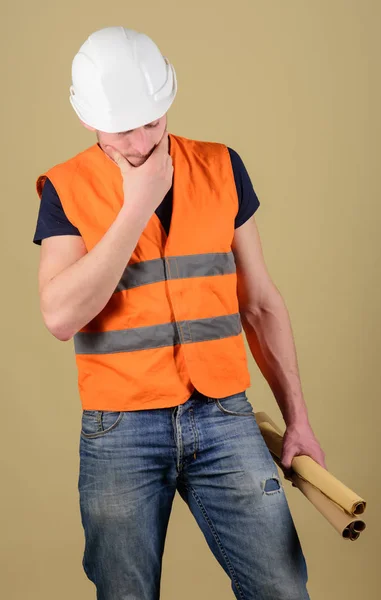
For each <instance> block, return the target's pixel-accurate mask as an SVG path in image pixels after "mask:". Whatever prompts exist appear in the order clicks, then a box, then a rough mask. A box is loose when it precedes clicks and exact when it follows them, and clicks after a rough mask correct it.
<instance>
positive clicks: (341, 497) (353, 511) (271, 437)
mask: <svg viewBox="0 0 381 600" xmlns="http://www.w3.org/2000/svg"><path fill="white" fill-rule="evenodd" d="M255 416H256V420H257V423H258V426H259V428H260V431H261V433H262V435H263V438H264V440H265V442H266V445H267V447H268V448H269V450H270V451H271V452H272V454H275V455H276V456H278V458H281V455H282V446H283V434H282V433H280V430H279V428H278V427H277V426H275V427H274V425H273V424H272V422H271V419H269V418H268V417H267V415H266V413H258V418H257V414H256V415H255ZM292 469H293V471H294V472H295V473H296V474H297V475H298V477H299V478H300V479H303V480H304V481H308V482H309V483H310V484H312V485H314V486H315V487H316V488H317V489H318V490H319V491H320V492H322V493H323V494H325V495H326V496H327V497H328V498H330V499H331V500H332V501H333V502H335V503H336V504H338V505H339V506H340V507H341V508H342V509H343V510H345V511H346V512H347V513H348V514H349V515H352V516H357V515H361V514H363V512H364V511H365V508H366V501H365V500H364V499H363V498H361V497H360V496H358V495H357V494H356V493H355V492H354V491H353V490H351V489H350V488H348V487H347V486H346V485H344V484H343V483H342V482H341V481H339V480H338V479H337V478H336V477H334V476H333V475H332V474H331V473H330V472H329V471H327V470H326V469H324V468H323V467H322V466H320V465H319V464H318V463H317V462H316V461H314V460H313V459H312V458H311V457H310V456H303V455H302V456H295V457H294V458H293V460H292Z"/></svg>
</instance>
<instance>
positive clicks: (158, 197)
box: [106, 130, 173, 217]
mask: <svg viewBox="0 0 381 600" xmlns="http://www.w3.org/2000/svg"><path fill="white" fill-rule="evenodd" d="M168 146H169V139H168V131H167V130H165V131H164V134H163V136H162V138H161V140H160V142H159V143H158V145H157V146H156V148H155V149H154V151H153V152H152V154H151V156H150V157H149V158H148V159H147V160H146V161H145V163H143V164H142V165H140V166H139V167H134V166H133V165H131V163H130V162H129V161H128V160H127V159H126V158H125V157H124V156H122V154H121V153H120V152H119V151H118V150H116V148H114V147H113V146H109V145H108V146H106V149H107V150H108V151H109V152H110V154H111V156H112V158H113V160H114V161H115V162H116V164H117V165H118V166H119V168H120V171H121V173H122V177H123V191H124V204H125V205H126V204H128V205H131V203H137V204H138V205H139V208H140V209H142V210H143V211H147V213H146V214H147V216H149V217H150V216H151V215H152V214H153V213H154V212H155V210H156V208H157V207H158V206H159V204H160V203H161V202H162V200H163V198H164V197H165V195H166V194H167V192H168V191H169V190H170V189H171V186H172V178H173V164H172V157H171V155H170V154H169V151H168Z"/></svg>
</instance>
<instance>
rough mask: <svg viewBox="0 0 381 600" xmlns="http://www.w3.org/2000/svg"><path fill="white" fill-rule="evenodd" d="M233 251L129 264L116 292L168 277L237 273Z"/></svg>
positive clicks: (171, 257)
mask: <svg viewBox="0 0 381 600" xmlns="http://www.w3.org/2000/svg"><path fill="white" fill-rule="evenodd" d="M235 271H236V266H235V261H234V255H233V252H210V253H207V254H189V255H186V256H168V257H163V258H155V259H153V260H145V261H142V262H138V263H133V264H132V265H128V266H127V267H126V269H125V270H124V273H123V275H122V277H121V279H120V281H119V283H118V286H117V287H116V289H115V292H121V291H122V290H128V289H131V288H135V287H139V286H141V285H147V284H148V283H158V282H159V281H165V280H166V279H186V278H190V277H213V275H228V274H230V273H235Z"/></svg>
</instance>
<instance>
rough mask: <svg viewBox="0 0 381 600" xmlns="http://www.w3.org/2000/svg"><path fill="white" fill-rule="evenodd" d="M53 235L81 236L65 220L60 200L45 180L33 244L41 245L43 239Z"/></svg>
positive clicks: (47, 180)
mask: <svg viewBox="0 0 381 600" xmlns="http://www.w3.org/2000/svg"><path fill="white" fill-rule="evenodd" d="M53 235H81V234H80V232H79V230H78V229H77V228H76V227H74V225H73V224H72V223H71V222H70V221H69V219H68V218H67V216H66V214H65V212H64V209H63V207H62V204H61V200H60V199H59V197H58V194H57V192H56V190H55V188H54V186H53V184H52V182H51V181H50V179H48V178H47V179H46V181H45V185H44V187H43V190H42V195H41V202H40V209H39V212H38V217H37V226H36V231H35V234H34V238H33V243H34V244H38V245H41V241H42V240H43V239H44V238H47V237H51V236H53Z"/></svg>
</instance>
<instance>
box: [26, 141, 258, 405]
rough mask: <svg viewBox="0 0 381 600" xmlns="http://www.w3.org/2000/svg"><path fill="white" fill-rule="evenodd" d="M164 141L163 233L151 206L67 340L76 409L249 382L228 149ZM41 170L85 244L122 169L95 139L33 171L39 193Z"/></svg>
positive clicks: (115, 207)
mask: <svg viewBox="0 0 381 600" xmlns="http://www.w3.org/2000/svg"><path fill="white" fill-rule="evenodd" d="M169 138H170V155H171V157H172V161H173V167H174V176H173V210H172V219H171V225H170V230H169V235H168V236H167V235H166V232H165V231H164V228H163V226H162V224H161V222H160V219H159V218H158V216H157V215H156V213H155V212H154V213H153V215H152V216H151V218H150V220H149V221H148V223H147V225H146V227H145V229H144V230H143V232H142V234H141V236H140V238H139V241H138V244H137V246H136V248H135V250H134V252H133V253H132V255H131V258H130V260H129V262H128V264H127V266H126V269H125V270H124V273H123V274H122V277H121V279H120V282H119V284H118V286H117V287H116V289H115V291H114V293H113V294H112V296H111V298H110V300H109V302H108V303H107V305H106V306H105V307H104V309H103V310H102V311H101V312H100V313H99V314H98V315H97V316H96V317H95V318H94V319H92V320H91V321H90V323H88V324H87V325H86V326H85V327H83V328H82V329H81V330H80V331H79V332H78V333H76V334H75V336H74V347H75V352H76V362H77V367H78V386H79V393H80V398H81V403H82V408H83V409H88V410H112V411H114V410H115V411H119V410H123V411H124V410H141V409H152V408H168V407H172V406H176V405H177V404H182V403H184V402H185V401H186V400H187V399H188V398H189V397H190V396H191V394H192V392H193V390H194V388H196V389H197V390H198V391H200V392H201V393H202V394H204V395H206V396H208V397H211V398H221V397H224V396H228V395H231V394H235V393H238V392H241V391H243V390H245V389H247V388H248V387H249V386H250V374H249V371H248V366H247V356H246V350H245V345H244V339H243V335H242V324H241V319H240V314H239V305H238V298H237V275H236V267H235V261H234V256H233V253H232V249H231V245H232V241H233V236H234V221H235V217H236V215H237V211H238V197H237V190H236V185H235V181H234V174H233V169H232V165H231V160H230V156H229V151H228V148H227V147H226V146H225V145H224V144H220V143H215V142H203V141H196V140H191V139H188V138H184V137H181V136H177V135H173V134H169ZM46 177H48V178H49V179H50V180H51V182H52V183H53V185H54V187H55V189H56V191H57V193H58V196H59V198H60V200H61V203H62V206H63V209H64V211H65V213H66V215H67V217H68V219H69V220H70V221H71V223H72V224H73V225H74V226H75V227H77V228H78V229H79V231H80V233H81V236H82V237H83V240H84V243H85V245H86V248H87V251H90V250H91V249H92V248H93V247H94V246H95V245H96V244H97V243H98V242H99V241H100V239H101V238H102V237H103V235H104V234H105V233H106V231H107V230H108V229H109V227H110V226H111V224H112V223H113V221H114V220H115V218H116V217H117V214H118V212H119V211H120V209H121V207H122V204H123V201H124V196H123V178H122V174H121V172H120V169H119V167H118V165H117V164H116V163H114V162H113V161H112V160H111V159H110V158H109V157H108V156H107V155H106V154H105V153H104V152H103V150H102V149H101V147H100V146H99V145H98V144H94V145H93V146H90V147H89V148H87V149H86V150H84V151H82V152H80V153H79V154H77V155H76V156H74V157H73V158H71V159H69V160H67V161H66V162H63V163H60V164H58V165H56V166H54V167H53V168H51V169H49V170H48V171H46V172H45V173H44V174H42V175H40V176H39V177H38V179H37V182H36V187H37V192H38V195H39V197H40V198H41V195H42V189H43V186H44V183H45V180H46ZM127 202H128V199H127ZM83 285H86V281H85V280H84V281H83Z"/></svg>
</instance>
